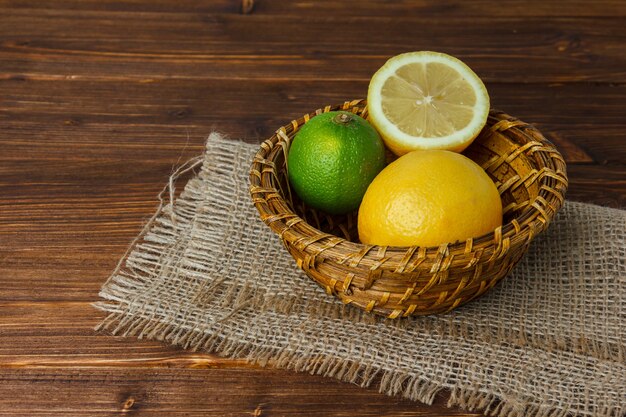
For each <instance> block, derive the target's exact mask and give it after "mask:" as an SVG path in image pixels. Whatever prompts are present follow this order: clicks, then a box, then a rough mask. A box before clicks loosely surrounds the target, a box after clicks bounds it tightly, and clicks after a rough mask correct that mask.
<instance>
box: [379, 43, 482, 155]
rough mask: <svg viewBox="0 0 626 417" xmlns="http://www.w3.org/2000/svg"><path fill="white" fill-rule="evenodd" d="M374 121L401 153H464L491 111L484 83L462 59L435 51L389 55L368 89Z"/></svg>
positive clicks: (385, 137) (394, 150)
mask: <svg viewBox="0 0 626 417" xmlns="http://www.w3.org/2000/svg"><path fill="white" fill-rule="evenodd" d="M367 108H368V111H369V121H370V122H371V123H372V124H373V125H374V127H376V129H377V130H378V132H379V133H380V134H381V136H382V137H383V140H384V141H385V144H386V145H387V147H388V148H389V149H391V150H392V151H393V152H394V153H395V154H396V155H403V154H405V153H407V152H410V151H414V150H418V149H445V150H450V151H455V152H461V151H462V150H463V149H465V148H466V147H467V146H469V144H470V143H472V141H473V140H474V138H476V136H478V134H479V133H480V131H481V129H482V128H483V126H484V125H485V123H486V121H487V116H488V115H489V94H488V93H487V89H486V88H485V85H484V84H483V82H482V81H481V80H480V78H478V75H476V73H474V71H472V70H471V69H470V68H469V67H468V66H467V65H465V64H464V63H463V62H461V61H460V60H459V59H457V58H455V57H453V56H450V55H447V54H443V53H439V52H431V51H420V52H409V53H405V54H400V55H397V56H395V57H393V58H391V59H389V60H388V61H387V62H386V63H385V65H383V66H382V67H381V68H380V69H379V70H378V71H377V72H376V74H374V76H373V77H372V79H371V81H370V85H369V89H368V92H367Z"/></svg>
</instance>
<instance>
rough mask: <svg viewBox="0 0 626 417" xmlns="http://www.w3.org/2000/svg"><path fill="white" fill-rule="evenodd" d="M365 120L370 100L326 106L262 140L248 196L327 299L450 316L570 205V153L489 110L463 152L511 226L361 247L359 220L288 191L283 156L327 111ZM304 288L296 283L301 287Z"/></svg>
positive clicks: (397, 312)
mask: <svg viewBox="0 0 626 417" xmlns="http://www.w3.org/2000/svg"><path fill="white" fill-rule="evenodd" d="M334 110H346V111H351V112H354V113H356V114H358V115H360V116H363V117H367V109H366V107H365V102H364V101H362V100H357V101H352V102H345V103H344V104H343V105H339V106H327V107H325V108H324V109H320V110H317V111H316V112H314V113H311V114H308V115H305V116H304V117H303V118H301V119H298V120H294V121H292V122H291V123H290V124H288V125H286V126H283V127H281V128H280V129H278V130H277V131H276V134H275V135H273V136H272V137H271V138H269V139H268V140H266V141H265V142H263V143H262V144H261V147H260V149H259V151H258V153H257V154H256V156H255V158H254V161H253V163H252V167H251V170H250V183H251V186H250V193H251V195H252V200H253V202H254V204H255V206H256V208H257V209H258V211H259V213H260V215H261V219H262V220H263V221H264V222H265V223H266V224H267V225H268V226H269V227H270V228H271V229H272V230H273V231H274V232H275V233H276V234H278V236H280V238H281V239H282V241H283V243H284V245H285V247H286V248H287V250H288V251H289V252H290V253H291V255H292V256H293V257H294V259H295V260H296V262H297V265H298V266H299V267H300V268H301V269H302V270H303V271H304V272H305V273H306V274H307V275H308V276H309V277H311V278H312V279H313V280H314V281H316V282H317V283H318V284H319V285H320V286H321V287H322V288H324V289H325V290H326V292H327V293H328V294H329V295H334V296H336V297H338V298H339V299H340V300H342V301H343V302H344V303H346V304H352V305H355V306H358V307H360V308H362V309H364V310H365V311H368V312H374V313H378V314H383V315H386V316H387V317H389V318H397V317H406V316H410V315H415V314H433V313H441V312H446V311H449V310H451V309H453V308H455V307H458V306H460V305H462V304H464V303H466V302H468V301H470V300H472V299H474V298H476V297H478V296H480V295H481V294H483V293H484V292H485V291H487V290H488V289H489V288H491V287H493V286H494V285H495V284H496V283H497V282H498V281H499V280H500V279H501V278H503V277H504V276H506V275H507V274H508V273H509V272H510V271H511V269H512V268H513V267H514V266H515V264H516V263H517V262H518V261H519V260H520V258H521V257H522V256H523V255H524V253H525V252H526V250H527V249H528V246H529V245H530V242H531V241H532V239H533V238H534V237H535V236H536V235H537V234H538V233H540V232H542V231H544V230H545V229H546V228H547V227H548V224H549V223H550V220H551V219H552V218H553V217H554V215H555V214H556V212H557V211H558V210H559V209H560V208H561V206H562V204H563V198H564V193H565V190H566V189H567V175H566V171H565V169H566V168H565V162H564V161H563V157H562V156H561V154H559V152H558V151H557V150H556V149H555V147H554V145H552V144H551V143H550V142H549V141H547V140H546V139H545V138H544V137H543V136H542V134H541V133H540V132H539V131H538V130H537V129H535V128H534V127H533V126H531V125H528V124H526V123H524V122H522V121H520V120H518V119H515V118H513V117H511V116H508V115H507V114H504V113H502V112H498V111H493V110H492V111H491V114H490V115H489V119H488V121H487V126H486V127H485V128H484V129H483V131H482V132H481V134H480V136H479V137H478V138H477V139H476V140H475V141H474V143H473V144H472V145H471V146H470V147H469V148H468V149H467V150H466V151H465V152H464V154H465V155H466V156H468V157H470V158H471V159H473V160H474V161H476V162H477V163H478V164H479V165H481V166H482V167H483V169H484V170H485V171H486V172H487V173H488V174H489V176H490V177H491V178H492V179H493V180H494V182H495V183H496V186H497V187H498V191H499V192H500V196H501V198H502V203H503V204H502V206H503V211H504V222H503V225H502V226H501V227H498V228H497V229H496V230H494V231H493V232H492V233H488V234H485V235H483V236H478V237H475V238H471V239H467V241H465V242H457V243H452V244H443V245H441V246H438V247H391V246H389V247H387V246H371V245H363V244H361V243H358V235H357V230H356V215H355V213H352V214H350V215H344V216H329V215H326V214H323V213H321V212H317V211H315V210H313V209H310V208H308V207H306V206H305V205H304V204H303V203H302V202H301V201H300V200H299V199H298V197H297V196H296V195H295V194H294V193H292V192H291V190H290V188H289V183H288V181H287V175H286V163H285V161H286V156H287V153H288V152H289V144H290V142H291V139H292V138H293V136H294V135H295V133H296V132H297V130H298V129H299V127H300V126H302V125H303V124H304V123H306V122H307V121H308V120H309V119H310V118H311V117H313V116H315V115H316V114H320V113H322V112H328V111H334ZM294 285H297V284H294Z"/></svg>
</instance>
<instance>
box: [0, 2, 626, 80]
mask: <svg viewBox="0 0 626 417" xmlns="http://www.w3.org/2000/svg"><path fill="white" fill-rule="evenodd" d="M42 28H45V31H43V30H42ZM286 34H288V36H287V35H286ZM372 34H375V36H372ZM0 39H3V42H2V43H1V44H0V53H2V54H3V57H4V60H3V65H2V71H1V72H0V78H10V77H15V76H17V77H35V78H40V79H41V78H46V79H64V78H72V79H89V80H92V79H109V80H125V79H129V78H132V79H141V80H145V81H149V80H162V79H166V78H183V79H195V80H206V79H225V78H230V79H239V80H241V81H242V84H243V83H244V82H246V81H248V82H249V81H250V80H268V79H273V80H276V79H280V80H284V79H293V80H314V79H317V80H359V81H366V80H369V78H370V77H371V75H372V74H373V73H374V72H375V71H376V70H377V69H378V68H379V67H380V66H381V65H382V64H383V63H384V62H385V61H386V60H387V58H388V57H390V56H393V55H396V54H398V53H401V52H406V51H412V50H421V49H429V50H437V51H442V52H447V53H450V54H452V55H455V56H458V57H459V58H461V59H462V60H464V61H465V62H467V63H468V64H469V65H470V66H471V67H472V68H474V69H475V71H476V72H477V73H478V74H479V75H480V76H481V77H482V78H483V79H484V80H486V81H487V82H510V83H514V82H523V83H529V82H548V83H552V82H579V81H603V82H614V83H623V82H625V81H626V70H624V68H626V57H625V56H624V54H623V48H622V46H623V44H624V42H625V41H626V28H625V26H624V24H623V19H622V18H612V17H607V18H602V23H601V24H598V19H597V18H569V17H563V18H561V17H559V18H533V19H524V18H516V17H503V18H498V19H494V18H491V17H481V16H476V17H473V18H472V19H471V20H468V19H467V18H466V17H448V16H445V15H442V16H438V17H423V16H420V15H417V16H408V15H403V16H398V17H384V16H383V17H371V16H368V17H358V16H357V17H350V18H346V17H343V16H333V15H322V16H310V17H307V18H306V19H304V20H303V19H294V17H293V16H282V15H277V16H272V15H263V14H252V15H238V14H222V15H217V14H213V15H205V14H198V13H187V14H184V13H142V14H140V15H139V16H136V15H133V14H129V13H125V12H108V11H107V12H101V11H68V10H48V9H45V10H38V12H37V13H32V12H31V11H30V10H21V9H8V10H6V11H5V12H4V13H3V25H2V26H0ZM364 39H367V41H366V42H365V41H364Z"/></svg>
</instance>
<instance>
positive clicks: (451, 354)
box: [97, 134, 626, 417]
mask: <svg viewBox="0 0 626 417" xmlns="http://www.w3.org/2000/svg"><path fill="white" fill-rule="evenodd" d="M255 150H256V147H255V146H252V145H248V144H244V143H241V142H237V141H227V140H224V139H222V138H221V137H220V136H219V135H217V134H213V135H211V137H210V138H209V140H208V142H207V146H206V153H205V154H204V156H203V158H199V159H198V160H196V161H192V162H195V165H198V166H200V165H201V168H200V171H199V172H198V174H196V175H195V177H193V178H192V179H191V180H190V181H189V182H188V183H187V185H186V187H185V189H184V191H183V192H182V194H181V195H180V197H179V198H178V199H176V200H175V203H174V204H171V203H170V202H169V197H168V196H167V195H166V198H164V200H165V201H166V203H164V204H162V205H161V206H160V207H159V210H158V211H157V213H156V214H155V216H154V217H153V218H152V220H151V221H150V222H149V223H148V225H147V226H146V228H145V229H144V232H143V233H142V234H141V235H140V236H139V237H138V239H137V240H136V241H135V243H134V244H133V245H132V247H131V251H130V253H129V254H128V255H127V256H126V257H125V258H124V259H123V260H122V261H121V262H120V267H119V268H118V269H117V270H116V271H115V272H114V273H113V275H112V276H111V277H110V278H109V280H108V281H107V282H106V284H104V286H103V287H102V291H101V292H100V295H101V297H102V298H103V299H104V301H101V302H99V303H97V307H98V308H100V309H102V310H105V311H107V312H109V313H110V314H109V315H108V317H107V318H106V319H105V320H104V322H103V323H102V324H101V325H100V328H102V329H108V331H110V332H112V333H114V334H122V335H127V336H137V337H139V338H148V339H157V340H163V341H165V342H167V343H171V344H174V345H179V346H182V347H183V348H185V349H191V350H200V351H205V352H214V353H218V354H220V355H225V356H229V357H245V358H247V359H249V360H250V361H252V362H255V363H258V364H261V365H266V364H268V365H271V366H276V367H281V368H288V369H293V370H296V371H306V372H310V373H314V374H320V375H325V376H329V377H334V378H338V379H341V380H344V381H350V382H353V383H357V384H360V385H363V386H368V385H370V384H372V383H373V382H375V383H377V384H379V388H380V391H382V392H384V393H386V394H389V395H403V396H405V397H408V398H410V399H413V400H419V401H422V402H425V403H431V402H432V401H433V399H434V397H435V394H436V393H437V392H439V391H440V390H444V389H447V390H449V391H450V392H451V394H450V400H449V404H450V405H458V406H461V407H463V408H466V409H469V410H483V411H485V412H486V413H489V414H493V415H497V416H507V417H512V416H536V417H539V416H566V415H569V414H572V415H584V416H590V415H594V416H621V415H624V413H626V363H625V352H626V348H625V346H626V306H625V303H626V266H625V260H626V242H625V239H624V237H625V229H626V227H625V226H626V211H621V210H615V209H609V208H603V207H598V206H593V205H588V204H582V203H574V202H567V203H566V204H565V206H564V208H563V209H562V211H561V212H560V213H559V215H558V216H557V218H556V219H555V221H554V222H553V224H552V225H551V227H550V228H549V230H548V231H547V232H546V233H544V234H543V235H541V236H539V237H538V238H537V239H536V241H534V242H533V244H532V247H531V249H530V251H529V253H528V254H527V255H526V256H525V258H524V259H523V260H522V261H521V262H520V263H519V264H518V266H517V267H516V268H515V270H514V271H513V273H512V274H511V275H510V276H509V277H507V278H505V279H504V280H503V281H502V282H501V283H500V284H499V285H497V286H496V287H495V288H494V289H492V290H491V291H490V292H488V293H487V294H486V295H485V296H483V297H482V298H480V299H478V300H476V301H474V302H472V303H470V304H468V305H466V306H464V307H461V308H459V309H457V310H455V311H454V312H452V313H449V314H445V315H439V316H433V317H417V318H411V319H404V320H396V321H391V320H387V319H384V318H379V317H375V316H372V315H368V314H367V313H364V312H361V311H360V310H357V309H356V308H353V307H350V306H343V305H342V304H341V303H340V302H339V301H336V300H335V299H333V298H330V297H329V296H327V295H326V294H325V292H324V291H323V290H322V289H320V288H318V287H317V285H316V284H315V283H313V281H311V280H310V279H309V278H307V277H306V276H305V275H304V274H303V273H301V272H300V271H299V270H298V269H297V268H296V265H295V262H294V261H293V259H292V258H291V257H290V255H289V254H288V253H287V251H286V250H284V248H283V247H282V245H281V243H280V241H279V239H278V237H277V236H275V235H274V234H273V233H272V232H271V231H270V229H269V228H268V227H267V226H265V225H264V224H263V223H262V222H261V221H260V219H259V217H258V215H257V212H256V210H255V208H254V207H253V205H252V203H251V199H250V197H249V194H248V179H247V177H248V169H249V166H250V162H251V158H252V155H253V153H254V152H255ZM192 165H194V164H193V163H192V164H190V165H187V166H186V167H185V168H190V167H191V166H192ZM169 191H170V193H173V190H172V189H170V190H169Z"/></svg>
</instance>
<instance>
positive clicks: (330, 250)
mask: <svg viewBox="0 0 626 417" xmlns="http://www.w3.org/2000/svg"><path fill="white" fill-rule="evenodd" d="M365 109H366V102H365V100H362V99H359V100H352V101H345V102H344V103H342V104H339V105H334V106H325V107H324V108H320V109H317V110H316V111H314V112H311V113H309V114H306V115H304V116H303V117H301V118H299V119H297V120H292V121H291V123H290V124H287V125H285V126H282V127H280V128H279V129H277V130H276V133H275V134H274V135H272V136H271V137H270V138H269V139H267V140H265V141H264V142H263V143H262V144H261V145H260V148H259V150H258V151H257V152H256V154H255V156H254V159H253V162H252V165H251V168H250V177H249V178H250V194H251V196H252V200H253V203H254V205H255V207H256V208H257V210H258V211H259V213H260V214H261V218H262V220H263V221H264V222H265V223H266V224H267V225H268V226H269V227H270V228H271V229H272V230H273V231H274V232H275V233H277V234H278V235H279V236H280V237H281V239H283V240H286V241H289V242H290V243H292V244H300V245H301V246H302V248H303V249H306V247H307V246H309V245H313V246H315V245H316V244H320V241H323V240H324V239H327V240H332V244H330V245H326V247H324V249H323V250H322V251H320V250H319V247H317V248H316V250H314V252H315V253H316V254H317V256H319V257H322V258H328V259H333V260H339V261H340V262H343V261H345V254H346V253H353V254H354V253H358V254H359V256H360V259H359V260H358V261H367V259H368V258H371V261H372V262H375V263H376V261H377V260H379V258H380V256H370V254H371V253H381V251H380V249H381V248H384V250H382V253H384V254H386V260H387V261H388V262H387V266H388V267H389V268H385V269H395V267H396V266H397V262H400V261H401V258H402V257H405V254H407V252H408V253H413V252H415V251H418V250H420V251H422V252H423V254H424V255H426V254H434V253H447V254H457V255H469V254H471V253H472V252H473V251H474V250H475V248H477V247H480V249H481V250H482V251H486V252H487V253H486V255H487V254H489V252H492V254H493V255H494V256H495V255H496V254H497V253H498V252H500V251H501V250H502V247H501V246H502V241H503V240H507V241H508V245H509V247H513V246H517V245H523V244H525V243H526V242H527V241H529V240H531V239H533V238H534V237H535V236H536V235H537V234H538V233H540V232H542V231H543V230H545V229H546V228H547V226H548V224H549V223H550V221H551V220H552V218H553V217H554V215H555V214H556V213H557V212H558V210H559V209H560V208H561V207H562V205H563V202H564V197H565V191H566V190H567V185H568V182H567V173H566V166H565V162H564V161H563V157H562V156H561V154H560V153H559V152H558V150H557V149H556V147H555V146H554V145H553V144H552V143H551V142H550V141H549V140H547V139H546V138H545V137H544V136H543V134H541V132H540V131H539V130H538V129H537V128H535V127H534V126H532V125H530V124H527V123H525V122H522V121H520V120H519V119H517V118H515V117H512V116H509V115H508V114H506V113H504V112H502V111H499V110H495V109H491V111H490V114H489V119H488V125H489V122H493V124H491V125H490V127H489V128H490V129H495V130H501V131H505V130H509V129H515V130H516V131H518V133H519V134H521V135H522V136H525V137H526V138H527V139H528V142H527V145H528V144H529V143H533V145H532V146H528V147H527V149H526V150H524V152H531V153H533V154H536V153H540V152H541V153H543V154H545V155H538V156H536V157H535V158H534V160H535V161H536V162H537V165H538V166H537V168H536V169H538V170H539V173H538V175H539V176H540V178H538V182H539V192H538V193H537V196H536V197H535V198H534V200H533V201H532V202H530V204H528V206H527V207H526V208H524V209H523V211H522V212H521V213H520V214H519V215H517V216H516V217H514V218H513V219H511V220H509V221H508V222H507V223H506V224H503V225H501V226H499V227H497V228H496V229H494V230H493V231H491V232H488V233H485V234H483V235H481V236H476V237H472V238H469V239H467V240H466V241H457V242H454V243H444V244H442V245H439V246H429V247H423V246H422V247H420V246H378V245H366V244H362V243H358V242H352V241H349V240H347V239H345V238H342V237H339V236H336V235H330V234H328V233H325V232H322V231H321V230H319V229H317V228H315V227H314V226H312V225H310V224H309V223H307V222H306V221H305V220H304V219H302V218H301V217H300V216H298V214H296V213H295V212H293V210H291V208H290V207H289V204H287V203H286V202H285V199H284V197H283V196H282V194H281V193H280V190H277V189H276V188H273V187H272V186H271V184H268V182H271V180H270V179H269V178H270V176H269V175H264V174H267V173H268V167H269V171H271V169H272V167H273V166H274V164H273V162H272V161H271V159H268V157H270V156H271V155H273V154H274V152H278V151H281V152H285V153H286V152H287V151H288V150H287V149H285V148H284V143H285V142H284V140H285V139H286V140H287V141H288V140H289V139H288V137H287V135H288V134H290V133H292V132H293V131H294V130H296V129H298V128H299V127H300V126H301V125H302V124H304V123H305V122H306V121H308V120H309V119H310V118H311V117H314V116H315V115H318V114H320V113H325V112H329V111H336V110H346V111H353V112H355V113H356V112H358V111H364V110H365ZM499 123H501V124H499ZM528 132H532V133H533V134H534V136H535V138H533V137H531V136H530V135H529V134H528ZM536 138H538V139H539V140H537V139H536ZM533 147H534V148H535V149H531V148H533ZM279 148H280V149H279ZM542 157H544V158H545V161H544V160H543V159H542ZM529 159H530V158H529ZM546 161H548V162H550V164H551V165H552V166H549V165H548V163H547V162H546ZM540 162H544V163H543V164H540ZM264 167H265V168H264ZM268 189H270V190H273V192H274V194H272V199H273V200H274V202H275V204H268V203H267V200H266V199H265V198H263V197H262V195H263V194H264V193H267V191H268ZM277 206H280V210H277V209H276V207H277ZM264 212H265V213H269V214H265V215H264V214H263V213H264ZM298 224H300V225H301V226H302V225H303V224H304V225H306V226H308V227H306V228H305V229H306V230H305V231H301V230H299V228H297V227H293V226H294V225H298ZM312 239H314V240H312ZM311 240H312V241H311ZM394 261H395V262H394ZM405 263H406V262H405ZM377 267H381V265H380V264H378V265H377Z"/></svg>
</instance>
